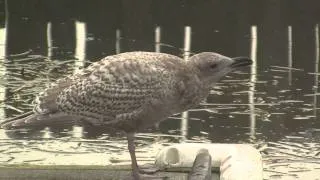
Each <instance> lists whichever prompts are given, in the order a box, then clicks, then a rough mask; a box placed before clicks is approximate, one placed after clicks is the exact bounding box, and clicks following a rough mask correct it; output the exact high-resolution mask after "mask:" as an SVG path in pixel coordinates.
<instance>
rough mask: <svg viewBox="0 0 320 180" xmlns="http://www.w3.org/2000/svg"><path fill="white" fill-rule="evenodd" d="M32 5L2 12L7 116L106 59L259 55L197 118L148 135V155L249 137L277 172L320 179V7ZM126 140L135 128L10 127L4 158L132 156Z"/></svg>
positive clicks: (124, 159)
mask: <svg viewBox="0 0 320 180" xmlns="http://www.w3.org/2000/svg"><path fill="white" fill-rule="evenodd" d="M8 2H9V3H10V2H13V1H8ZM26 2H27V1H26ZM26 2H21V4H14V3H13V4H11V6H9V8H13V11H11V12H19V13H12V14H11V16H6V18H4V17H0V57H1V60H0V121H2V120H3V119H5V118H8V117H12V116H16V115H18V114H21V113H23V112H27V111H29V110H31V109H32V101H33V98H34V96H35V95H36V94H37V93H39V92H40V91H41V90H43V89H44V88H45V87H46V86H47V85H48V84H49V83H50V82H53V81H55V80H56V79H58V78H61V77H64V76H66V75H68V74H72V73H74V72H76V71H77V70H78V69H79V68H83V66H86V65H88V64H89V63H90V62H92V61H96V60H98V59H100V58H102V57H104V56H106V55H110V54H116V53H119V52H125V51H132V50H144V51H160V52H166V53H170V54H174V55H178V56H181V57H182V56H188V55H190V53H191V52H192V53H193V52H202V51H215V52H219V53H222V54H224V55H227V56H249V57H251V58H252V59H253V60H254V62H255V63H254V65H253V66H252V67H251V68H247V69H243V70H241V71H237V72H234V73H232V74H230V75H228V76H227V77H225V78H224V79H223V80H221V81H220V82H219V83H218V84H217V85H216V86H215V87H213V89H212V91H211V93H210V96H209V97H208V98H207V99H206V100H204V101H203V102H202V103H201V104H200V105H199V106H198V108H196V109H192V110H190V111H189V112H188V116H187V117H188V118H187V119H185V118H182V117H181V115H174V116H172V117H170V118H168V120H166V121H164V122H162V123H160V124H158V125H156V126H155V127H152V128H150V129H147V130H145V131H143V132H140V133H139V134H137V145H138V148H137V156H138V159H139V162H140V163H143V162H152V160H153V158H154V156H155V154H156V152H158V150H160V149H161V148H162V147H164V146H167V145H170V144H173V143H180V142H213V143H249V144H252V146H254V147H256V148H257V149H258V150H259V151H260V152H261V154H262V157H263V167H264V178H265V179H317V178H318V177H320V176H319V174H320V164H319V162H320V161H319V158H320V144H319V142H320V141H319V140H320V125H319V115H318V114H319V109H320V108H319V107H320V106H319V104H320V103H319V100H318V97H319V96H320V92H318V88H319V76H320V73H319V56H320V48H319V42H320V41H319V19H318V17H320V16H319V12H320V11H319V10H318V9H317V7H320V6H319V3H317V2H313V3H308V4H307V3H305V4H304V3H303V1H271V0H266V1H263V3H262V2H260V1H259V2H258V1H256V2H253V1H252V2H251V1H237V3H235V2H234V1H232V2H231V1H219V2H218V1H199V2H198V1H197V2H194V3H190V2H189V3H186V2H185V1H181V2H180V3H178V1H176V2H175V1H168V2H167V1H159V2H156V1H152V2H151V1H150V3H144V4H143V5H142V4H138V3H137V5H135V4H130V3H129V1H121V2H122V4H121V3H118V2H120V1H114V2H111V1H108V2H107V1H105V3H106V4H104V3H102V1H101V5H100V4H93V5H91V4H90V5H88V4H86V3H79V4H76V5H74V4H72V3H70V4H69V3H67V4H64V3H56V4H55V3H52V4H51V3H47V4H46V3H43V4H41V3H40V4H37V3H38V1H32V0H30V1H28V2H27V3H26ZM39 2H40V1H39ZM35 3H36V4H35ZM7 8H8V7H7ZM4 9H5V6H4V1H1V0H0V14H5V12H4ZM57 9H59V10H58V11H57ZM106 9H107V10H106ZM137 9H138V10H137ZM8 12H9V13H10V11H8ZM8 12H7V13H8ZM56 12H61V13H56ZM88 12H90V13H88ZM29 49H30V50H29ZM19 53H22V54H19ZM126 146H127V144H126V138H125V136H124V134H123V133H121V132H116V131H109V130H108V131H106V130H104V129H98V128H94V129H93V128H92V127H72V126H71V127H54V128H45V129H34V130H23V131H4V130H2V129H0V152H1V154H2V156H0V165H1V164H5V165H12V164H14V165H19V164H35V165H55V164H57V165H76V164H77V165H108V164H128V163H130V157H129V154H128V151H127V148H126ZM318 179H319V178H318Z"/></svg>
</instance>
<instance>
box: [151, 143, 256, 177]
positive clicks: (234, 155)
mask: <svg viewBox="0 0 320 180" xmlns="http://www.w3.org/2000/svg"><path fill="white" fill-rule="evenodd" d="M200 149H207V150H208V152H209V154H210V155H211V157H212V168H219V169H220V179H221V180H262V159H261V155H260V153H259V152H258V150H256V149H254V148H253V147H252V146H251V145H248V144H202V143H183V144H176V145H172V146H168V147H166V148H164V149H162V150H161V151H160V152H159V153H158V154H157V156H156V165H157V166H158V167H160V168H166V169H169V170H170V168H172V169H177V168H191V167H192V165H193V162H194V160H195V157H196V155H197V153H198V152H199V150H200Z"/></svg>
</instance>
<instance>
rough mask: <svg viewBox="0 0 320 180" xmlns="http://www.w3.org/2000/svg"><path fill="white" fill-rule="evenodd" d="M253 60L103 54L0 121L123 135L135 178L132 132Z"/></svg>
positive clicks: (191, 102)
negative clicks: (85, 126)
mask: <svg viewBox="0 0 320 180" xmlns="http://www.w3.org/2000/svg"><path fill="white" fill-rule="evenodd" d="M251 63H252V61H251V60H250V59H249V58H246V57H236V58H229V57H226V56H223V55H220V54H217V53H212V52H203V53H199V54H196V55H194V56H192V57H191V58H189V59H188V60H187V61H185V60H183V59H181V58H179V57H177V56H173V55H169V54H165V53H155V52H127V53H122V54H117V55H113V56H107V57H105V58H104V59H102V60H101V61H99V62H96V63H93V64H91V65H90V66H89V67H87V68H86V69H84V70H82V71H81V72H79V73H77V74H75V75H72V76H68V77H66V78H63V79H60V80H57V82H56V83H55V84H52V85H51V86H50V87H48V88H47V89H46V90H44V92H42V93H40V94H39V96H38V97H37V98H36V100H35V106H34V109H33V111H32V112H28V113H26V114H23V115H20V116H18V117H15V118H13V119H10V120H8V121H5V122H3V123H2V125H1V126H2V127H3V128H5V129H17V128H25V127H36V126H52V125H55V124H71V123H78V122H86V123H89V124H92V125H93V126H110V127H114V128H117V129H119V130H123V131H125V132H126V134H127V140H128V149H129V152H130V156H131V163H132V164H131V166H132V172H133V176H134V178H135V179H139V173H140V172H141V171H140V169H139V168H138V165H137V161H136V156H135V146H134V133H135V132H137V131H139V130H140V129H143V128H146V127H149V126H152V125H154V124H155V123H157V122H160V121H162V120H165V119H166V118H167V117H169V116H170V115H172V114H175V113H180V112H183V111H185V110H188V109H190V108H193V107H195V106H197V105H198V104H199V103H200V101H201V100H202V99H204V98H205V97H206V96H207V95H208V94H209V90H210V88H211V87H212V86H213V85H214V84H215V83H216V82H217V81H218V80H219V79H221V78H222V77H223V76H225V75H226V74H227V73H229V72H231V71H233V70H235V69H238V68H240V67H244V66H248V65H250V64H251Z"/></svg>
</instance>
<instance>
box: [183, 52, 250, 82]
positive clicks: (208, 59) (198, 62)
mask: <svg viewBox="0 0 320 180" xmlns="http://www.w3.org/2000/svg"><path fill="white" fill-rule="evenodd" d="M189 63H191V64H192V65H193V66H195V67H196V69H197V70H198V72H199V75H198V76H199V78H200V80H202V81H206V82H208V83H210V84H214V83H216V82H218V81H219V80H220V79H221V78H222V77H224V76H225V75H226V74H228V73H229V72H232V71H234V70H237V69H239V68H242V67H246V66H249V65H251V64H252V60H251V59H249V58H248V57H235V58H230V57H226V56H223V55H221V54H218V53H213V52H202V53H199V54H196V55H193V56H192V57H190V58H189Z"/></svg>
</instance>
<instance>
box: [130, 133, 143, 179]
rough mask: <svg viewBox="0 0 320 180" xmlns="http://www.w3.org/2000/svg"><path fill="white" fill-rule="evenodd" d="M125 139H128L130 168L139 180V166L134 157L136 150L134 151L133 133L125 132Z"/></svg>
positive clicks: (134, 176)
mask: <svg viewBox="0 0 320 180" xmlns="http://www.w3.org/2000/svg"><path fill="white" fill-rule="evenodd" d="M127 140H128V149H129V152H130V156H131V168H132V175H133V178H134V179H135V180H139V179H140V176H139V168H138V163H137V159H136V152H135V149H136V148H135V145H134V133H127Z"/></svg>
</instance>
